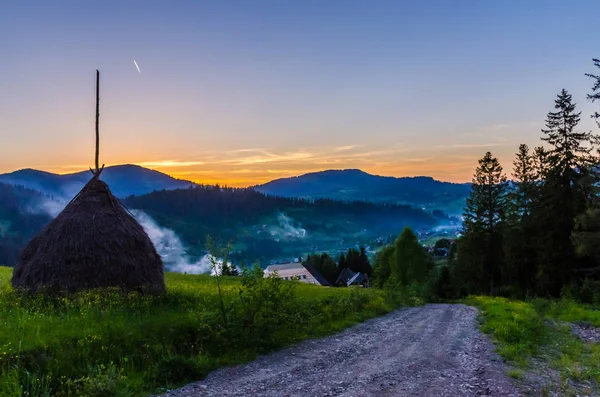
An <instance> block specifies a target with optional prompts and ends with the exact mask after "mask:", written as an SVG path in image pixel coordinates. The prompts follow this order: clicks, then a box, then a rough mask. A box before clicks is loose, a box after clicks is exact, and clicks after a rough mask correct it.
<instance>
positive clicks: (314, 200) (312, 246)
mask: <svg viewBox="0 0 600 397" xmlns="http://www.w3.org/2000/svg"><path fill="white" fill-rule="evenodd" d="M88 172H89V171H87V172H78V173H74V174H67V175H57V174H52V173H48V172H44V171H37V170H32V169H26V170H20V171H15V172H12V173H9V174H3V175H0V237H1V238H0V263H5V264H6V263H8V264H11V263H14V261H15V260H16V256H17V254H18V252H19V250H20V249H21V248H22V247H23V245H24V244H25V243H26V242H27V241H28V240H29V239H30V238H31V237H32V236H33V235H34V234H35V233H37V231H38V230H39V229H40V228H41V227H42V226H43V225H44V224H46V223H47V222H49V221H50V220H51V219H52V217H54V216H56V214H58V212H59V211H60V210H61V209H62V208H63V206H64V205H65V204H66V202H68V201H70V199H71V198H72V197H73V196H74V195H75V194H76V193H77V192H78V191H79V190H80V189H81V188H82V187H83V185H84V184H85V183H86V182H87V181H88V180H89V179H90V177H91V174H89V173H88ZM101 179H103V180H104V181H106V182H107V183H108V184H109V186H110V187H111V190H112V191H113V193H114V194H115V196H117V197H119V198H121V200H122V201H123V203H124V204H125V205H126V206H127V207H128V208H130V209H131V210H132V211H136V210H137V211H143V212H144V213H146V214H147V215H149V216H150V217H151V219H153V220H154V222H155V223H156V226H152V228H155V229H156V228H158V229H156V230H155V233H154V234H155V235H156V236H159V237H160V238H161V239H164V238H165V237H169V236H172V235H173V236H179V237H180V238H181V240H182V242H183V243H184V244H185V246H186V247H187V249H188V253H191V254H193V255H202V254H203V252H204V242H205V238H206V235H211V236H213V237H214V238H216V239H217V240H218V241H219V242H221V243H226V242H227V241H230V242H232V243H233V244H234V249H235V258H236V259H237V260H241V261H254V260H260V261H261V262H262V263H264V262H265V261H268V260H273V259H277V258H288V259H289V258H292V257H295V256H296V255H300V254H303V253H307V252H317V251H325V250H327V251H330V250H333V251H335V250H344V249H347V248H348V247H351V246H355V245H357V244H361V245H366V246H368V245H371V246H372V245H373V244H377V242H378V241H382V238H383V239H384V240H385V239H389V238H393V237H394V235H397V234H398V233H399V232H400V231H401V230H402V228H403V227H404V226H411V227H413V228H417V229H418V230H422V231H426V230H431V229H432V228H435V227H438V226H441V225H456V224H457V223H456V222H457V221H456V220H455V219H451V218H448V217H447V216H446V215H445V214H444V212H442V211H436V210H434V208H442V209H445V208H444V206H448V205H450V204H451V203H452V202H457V203H461V202H464V199H465V197H466V194H467V193H468V185H460V184H451V183H445V182H439V181H435V180H433V179H432V178H427V177H417V178H390V177H379V176H376V175H370V174H367V173H364V172H362V171H359V170H342V171H324V172H320V173H313V174H307V175H303V176H299V177H296V178H287V179H281V180H276V181H273V182H270V183H267V184H265V185H262V186H254V187H253V188H250V189H224V188H220V187H218V186H202V185H197V184H194V183H192V182H189V181H184V180H178V179H174V178H172V177H170V176H169V175H166V174H163V173H160V172H157V171H153V170H149V169H145V168H143V167H139V166H134V165H121V166H114V167H107V168H106V169H105V170H104V171H103V173H102V175H101ZM425 205H427V206H428V207H429V208H428V210H427V211H423V209H422V208H418V207H421V206H425ZM461 205H462V203H461ZM417 206H418V207H417ZM429 209H431V210H429ZM142 216H143V215H142ZM160 228H165V229H160ZM173 233H175V234H173ZM172 240H173V241H175V239H172ZM161 245H165V244H161ZM166 246H167V249H170V250H172V247H173V246H177V243H172V242H171V241H169V242H168V244H166ZM232 259H233V257H232Z"/></svg>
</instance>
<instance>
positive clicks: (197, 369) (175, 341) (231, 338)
mask: <svg viewBox="0 0 600 397" xmlns="http://www.w3.org/2000/svg"><path fill="white" fill-rule="evenodd" d="M10 272H11V270H10V269H7V268H0V329H1V330H0V371H1V372H0V395H2V396H22V395H28V396H72V395H77V396H99V395H101V396H138V395H144V394H147V393H150V392H157V391H160V390H165V389H168V388H171V387H175V386H178V385H181V384H184V383H186V382H188V381H193V380H198V379H200V378H202V377H203V376H205V375H206V374H207V373H208V372H210V371H211V370H213V369H215V368H217V367H220V366H223V365H231V364H237V363H240V362H243V361H247V360H250V359H252V358H253V357H254V356H255V355H256V354H260V353H264V352H267V351H269V350H273V349H276V348H280V347H282V346H285V345H288V344H290V343H293V342H296V341H299V340H301V339H304V338H307V337H316V336H321V335H325V334H329V333H331V332H335V331H338V330H340V329H342V328H344V327H346V326H348V325H352V324H354V323H356V322H358V321H362V320H365V319H367V318H371V317H374V316H377V315H380V314H383V313H386V312H388V311H390V310H392V309H393V308H395V307H396V306H395V305H396V303H394V302H397V301H391V300H388V299H386V294H385V293H384V292H383V291H381V290H375V289H362V288H323V287H319V286H314V285H307V284H302V283H298V282H287V281H283V280H281V279H277V278H273V277H270V278H263V277H262V271H261V270H260V269H254V270H249V271H246V273H245V274H244V276H243V277H222V278H221V279H220V288H221V292H222V293H221V294H220V295H219V293H218V289H217V285H216V280H215V278H214V277H210V276H193V275H182V274H174V273H167V274H166V281H167V287H168V293H167V294H165V295H163V296H142V295H139V294H136V293H129V294H123V293H121V292H119V291H90V292H84V293H79V294H75V295H72V296H69V297H61V298H49V297H46V296H43V295H37V296H25V295H20V294H17V293H16V292H14V291H13V290H12V289H11V288H10V287H9V285H8V280H9V278H10V274H11V273H10ZM221 302H222V303H223V306H221ZM221 307H223V308H224V309H225V310H224V311H222V310H221ZM223 313H225V315H223Z"/></svg>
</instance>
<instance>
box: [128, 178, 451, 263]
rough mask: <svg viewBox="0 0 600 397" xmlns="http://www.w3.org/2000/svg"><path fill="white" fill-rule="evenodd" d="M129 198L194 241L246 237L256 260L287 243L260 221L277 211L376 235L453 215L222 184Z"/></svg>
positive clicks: (325, 230) (329, 227)
mask: <svg viewBox="0 0 600 397" xmlns="http://www.w3.org/2000/svg"><path fill="white" fill-rule="evenodd" d="M124 203H125V204H126V205H127V206H128V207H129V208H133V209H139V210H143V211H144V212H146V213H148V214H149V215H151V216H152V217H153V218H154V219H155V220H156V221H157V222H158V223H159V224H160V225H161V226H163V227H168V228H170V229H173V230H174V231H176V233H177V234H178V235H179V237H181V238H182V239H183V240H184V242H185V243H186V245H188V246H190V247H203V246H204V242H205V239H206V236H207V235H211V237H213V238H214V239H215V240H216V241H217V242H218V243H219V244H226V243H228V242H232V243H234V244H235V243H243V245H244V250H246V251H248V252H247V253H246V255H245V257H246V258H248V257H251V258H252V259H253V260H254V259H257V260H260V259H262V260H264V259H266V258H269V257H275V256H277V255H281V254H282V252H283V250H284V249H285V248H286V247H285V246H284V245H285V244H283V243H279V242H278V241H277V239H276V238H274V237H273V236H272V235H270V234H269V233H268V232H267V233H261V226H262V225H263V224H266V225H269V224H274V223H276V222H277V215H278V214H284V215H286V216H288V217H289V219H290V222H291V223H290V225H289V227H290V228H300V227H301V228H302V229H304V230H306V231H307V232H308V233H309V234H310V235H311V236H314V235H315V234H320V235H322V236H326V237H327V238H331V239H341V238H343V237H344V236H349V235H352V234H355V233H360V232H363V231H364V230H368V233H369V234H370V235H373V236H376V235H389V234H397V232H398V230H402V228H403V227H404V226H407V225H408V226H412V227H415V228H420V227H430V226H435V225H437V224H440V223H443V222H446V223H447V222H449V220H450V218H449V217H448V216H447V215H446V214H444V213H443V212H441V211H433V212H431V213H429V212H425V211H422V210H420V209H417V208H414V207H411V206H408V205H394V204H374V203H369V202H359V201H356V202H341V201H336V200H330V199H317V200H304V199H295V198H282V197H275V196H267V195H264V194H262V193H259V192H257V191H254V190H252V189H236V188H221V187H219V186H194V187H190V188H189V189H179V190H164V191H156V192H153V193H149V194H146V195H143V196H132V197H128V198H126V199H125V200H124ZM309 240H310V239H309ZM311 241H314V240H311ZM299 253H300V251H299ZM233 258H235V253H234V254H233Z"/></svg>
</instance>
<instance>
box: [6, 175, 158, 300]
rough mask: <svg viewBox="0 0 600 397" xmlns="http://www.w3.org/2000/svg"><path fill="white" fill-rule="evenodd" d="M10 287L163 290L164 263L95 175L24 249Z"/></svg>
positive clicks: (58, 289)
mask: <svg viewBox="0 0 600 397" xmlns="http://www.w3.org/2000/svg"><path fill="white" fill-rule="evenodd" d="M12 285H13V286H14V287H15V288H25V289H30V290H34V291H35V290H40V289H44V290H46V289H47V290H51V291H68V292H74V291H80V290H86V289H92V288H104V287H120V288H122V289H124V290H144V291H149V292H162V291H165V281H164V274H163V263H162V260H161V258H160V255H158V253H157V252H156V249H155V248H154V245H153V244H152V241H150V238H149V237H148V235H147V234H146V232H145V231H144V229H143V228H142V226H140V224H139V223H137V221H136V220H135V219H134V218H133V216H131V215H130V214H129V212H128V211H127V210H126V209H125V208H124V207H123V205H122V204H121V203H120V202H119V200H117V199H116V198H115V197H114V196H113V195H112V193H111V192H110V189H109V188H108V185H107V184H106V183H104V182H103V181H101V180H100V179H99V178H98V177H96V176H94V177H93V178H92V179H91V180H90V181H89V182H88V183H87V185H85V186H84V188H83V189H82V190H81V192H79V194H78V195H77V196H75V198H74V199H73V201H71V203H70V204H69V205H67V206H66V207H65V209H64V210H63V211H62V212H61V213H60V214H59V215H58V216H57V217H56V218H55V219H54V220H53V221H52V222H51V223H50V224H48V225H47V226H46V227H45V228H44V229H43V230H42V231H41V233H40V234H39V235H37V236H36V237H35V238H34V239H33V240H32V241H31V242H30V243H29V245H27V247H26V248H25V250H24V251H23V253H22V254H21V257H20V259H19V262H18V263H17V265H16V267H15V270H14V272H13V278H12Z"/></svg>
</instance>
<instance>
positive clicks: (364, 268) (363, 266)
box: [358, 247, 373, 277]
mask: <svg viewBox="0 0 600 397" xmlns="http://www.w3.org/2000/svg"><path fill="white" fill-rule="evenodd" d="M358 262H359V265H360V272H361V273H364V274H366V275H367V276H368V277H371V275H372V274H373V268H372V267H371V263H369V257H368V256H367V251H366V250H365V247H360V254H359V256H358Z"/></svg>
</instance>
